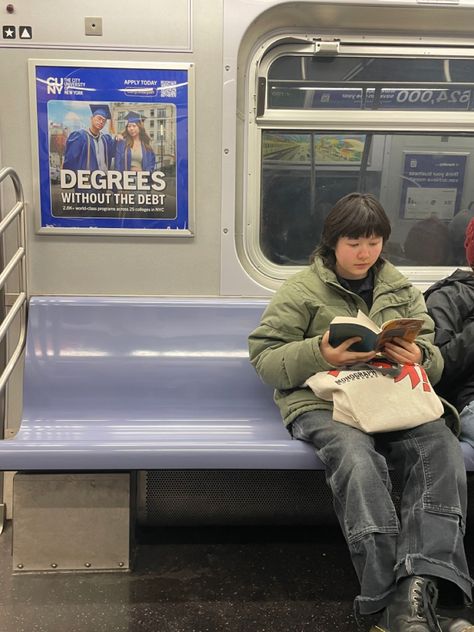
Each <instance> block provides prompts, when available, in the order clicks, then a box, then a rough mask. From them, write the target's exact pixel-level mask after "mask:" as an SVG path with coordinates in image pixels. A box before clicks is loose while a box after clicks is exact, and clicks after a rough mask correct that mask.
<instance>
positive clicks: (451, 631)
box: [439, 617, 474, 632]
mask: <svg viewBox="0 0 474 632" xmlns="http://www.w3.org/2000/svg"><path fill="white" fill-rule="evenodd" d="M439 624H440V627H441V630H442V631H443V632H474V625H473V624H472V623H470V622H469V621H466V619H447V618H445V617H439Z"/></svg>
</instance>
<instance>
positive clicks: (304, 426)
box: [291, 411, 399, 614]
mask: <svg viewBox="0 0 474 632" xmlns="http://www.w3.org/2000/svg"><path fill="white" fill-rule="evenodd" d="M291 431H292V434H293V436H294V437H295V438H296V439H301V440H304V441H309V442H312V443H313V444H314V446H315V447H316V451H317V453H318V456H319V457H320V459H321V460H322V461H323V463H324V464H325V466H326V479H327V481H328V484H329V486H330V487H331V490H332V493H333V496H334V506H335V510H336V514H337V517H338V519H339V523H340V525H341V528H342V530H343V533H344V535H345V538H346V540H347V543H348V546H349V551H350V555H351V558H352V562H353V565H354V568H355V570H356V573H357V576H358V578H359V582H360V585H361V594H360V595H359V596H358V597H357V598H356V605H357V607H358V610H359V611H360V613H361V614H371V613H373V612H377V611H379V610H381V609H382V608H383V607H385V605H386V604H387V603H388V600H389V597H390V594H391V592H392V591H393V590H394V589H395V573H394V565H395V561H396V546H397V537H398V533H399V523H398V518H397V514H396V510H395V507H394V505H393V501H392V498H391V495H390V489H391V481H390V476H389V473H388V468H387V464H386V461H385V458H384V457H383V456H382V455H381V454H380V453H379V452H377V450H375V447H374V443H375V441H374V438H373V437H372V436H370V435H368V434H365V433H364V432H361V431H360V430H357V429H356V428H352V427H351V426H347V425H345V424H342V423H339V422H335V421H333V419H332V415H331V412H329V411H311V412H308V413H304V414H302V415H300V416H299V417H298V418H297V419H296V420H295V421H294V422H293V424H292V428H291Z"/></svg>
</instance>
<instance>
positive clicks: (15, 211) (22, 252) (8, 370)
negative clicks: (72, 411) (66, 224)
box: [0, 167, 27, 534]
mask: <svg viewBox="0 0 474 632" xmlns="http://www.w3.org/2000/svg"><path fill="white" fill-rule="evenodd" d="M7 177H10V178H11V180H12V182H13V188H14V190H15V197H16V202H15V204H14V206H13V208H11V209H10V211H9V212H8V213H7V214H6V215H5V217H4V218H3V219H2V220H1V221H0V238H2V239H3V236H4V233H5V231H6V229H7V228H8V227H9V226H10V225H11V224H12V222H13V221H14V220H15V219H17V218H18V222H17V244H18V248H17V250H16V252H15V253H14V254H13V256H12V257H11V259H10V260H9V261H8V263H6V264H5V265H4V266H3V270H2V271H1V272H0V290H3V288H4V287H5V284H6V282H7V280H8V278H9V277H10V275H11V273H12V272H13V270H16V269H17V270H18V277H19V278H18V283H19V287H18V296H17V298H16V300H15V302H14V303H13V305H12V306H11V308H10V309H9V310H8V312H7V313H6V315H5V317H4V318H3V320H2V322H1V323H0V341H2V340H3V339H4V337H5V336H6V334H7V332H8V330H9V329H10V326H11V324H12V323H13V321H14V320H15V318H16V317H17V315H18V314H19V313H20V312H21V314H20V316H21V319H20V331H19V335H18V342H17V344H16V346H15V349H14V351H13V353H12V354H11V356H10V357H9V360H8V361H7V362H6V364H5V366H4V367H3V370H2V372H1V374H0V397H1V398H2V402H3V403H2V419H1V422H0V424H1V425H0V438H3V436H4V430H5V427H4V426H5V404H4V403H5V397H4V391H5V387H6V385H7V383H8V380H9V378H10V376H11V374H12V373H13V370H14V369H15V367H16V365H17V363H18V361H19V360H20V358H21V355H22V353H23V349H24V348H25V340H26V305H27V302H26V299H27V291H26V244H25V234H26V231H25V213H24V209H25V201H24V197H23V188H22V186H21V182H20V178H19V177H18V175H17V173H16V171H15V170H14V169H12V168H11V167H5V168H3V169H0V184H1V183H2V182H3V181H4V180H5V179H6V178H7ZM6 349H7V351H6V353H7V354H8V346H6ZM7 357H8V355H7ZM5 518H6V506H5V503H4V501H3V472H2V473H1V474H0V534H1V533H2V532H3V527H4V524H5Z"/></svg>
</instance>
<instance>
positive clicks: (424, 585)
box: [370, 575, 474, 632]
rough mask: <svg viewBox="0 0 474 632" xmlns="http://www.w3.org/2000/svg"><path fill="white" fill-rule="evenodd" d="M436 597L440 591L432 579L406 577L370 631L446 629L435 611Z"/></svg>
mask: <svg viewBox="0 0 474 632" xmlns="http://www.w3.org/2000/svg"><path fill="white" fill-rule="evenodd" d="M437 600H438V591H437V589H436V586H435V585H434V583H433V582H432V581H431V580H429V579H426V578H425V577H418V576H417V575H414V576H413V577H406V578H404V579H402V580H401V581H400V582H399V584H398V586H397V590H396V591H395V593H394V595H393V597H392V600H391V602H390V604H389V605H388V606H387V607H386V608H385V610H384V611H383V614H382V617H381V619H380V621H379V622H378V623H377V625H373V626H372V627H371V629H370V632H443V631H442V630H441V628H440V626H439V623H438V619H437V617H436V612H435V607H436V602H437ZM444 632H447V631H446V630H445V631H444ZM449 632H458V630H450V629H449ZM462 632H474V631H471V630H466V631H462Z"/></svg>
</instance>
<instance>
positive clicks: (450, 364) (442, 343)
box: [425, 219, 474, 447]
mask: <svg viewBox="0 0 474 632" xmlns="http://www.w3.org/2000/svg"><path fill="white" fill-rule="evenodd" d="M464 247H465V252H466V261H467V263H468V264H469V266H470V267H471V270H460V269H458V270H455V271H454V272H453V273H452V274H451V275H450V276H448V277H446V278H445V279H442V280H441V281H438V282H437V283H435V284H434V285H432V286H431V287H430V288H428V290H427V291H426V292H425V299H426V306H427V308H428V312H429V314H430V315H431V317H432V318H433V320H434V322H435V326H436V327H435V344H437V345H438V346H439V348H440V350H441V354H442V356H443V359H444V370H443V374H442V376H441V380H440V382H439V383H438V384H437V385H436V390H437V391H438V393H439V394H440V395H442V396H443V397H445V398H446V399H447V400H448V401H450V402H452V403H453V404H454V405H455V406H456V408H457V410H458V411H459V413H460V417H461V434H460V435H459V438H460V439H461V440H462V441H466V442H467V443H470V444H471V446H473V447H474V273H473V272H474V219H471V221H470V222H469V224H468V226H467V229H466V235H465V243H464Z"/></svg>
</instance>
